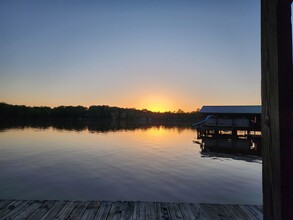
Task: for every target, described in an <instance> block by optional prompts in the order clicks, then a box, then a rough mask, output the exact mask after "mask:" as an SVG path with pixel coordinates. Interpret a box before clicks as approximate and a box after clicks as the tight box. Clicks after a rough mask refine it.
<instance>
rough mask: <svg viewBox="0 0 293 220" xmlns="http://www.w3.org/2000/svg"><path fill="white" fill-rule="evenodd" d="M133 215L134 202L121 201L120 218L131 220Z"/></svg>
mask: <svg viewBox="0 0 293 220" xmlns="http://www.w3.org/2000/svg"><path fill="white" fill-rule="evenodd" d="M133 216H134V202H123V205H122V214H121V219H123V220H132V218H133Z"/></svg>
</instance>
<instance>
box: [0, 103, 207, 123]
mask: <svg viewBox="0 0 293 220" xmlns="http://www.w3.org/2000/svg"><path fill="white" fill-rule="evenodd" d="M17 118H22V119H75V120H76V119H78V120H92V119H95V120H110V121H133V122H162V123H166V122H177V123H180V122H189V123H193V122H196V121H198V120H200V118H201V114H200V113H199V112H198V111H196V112H183V111H181V110H178V111H177V112H152V111H149V110H147V109H144V110H137V109H134V108H119V107H110V106H107V105H99V106H90V107H89V108H87V107H83V106H59V107H54V108H50V107H46V106H42V107H30V106H25V105H11V104H7V103H3V102H2V103H0V119H17Z"/></svg>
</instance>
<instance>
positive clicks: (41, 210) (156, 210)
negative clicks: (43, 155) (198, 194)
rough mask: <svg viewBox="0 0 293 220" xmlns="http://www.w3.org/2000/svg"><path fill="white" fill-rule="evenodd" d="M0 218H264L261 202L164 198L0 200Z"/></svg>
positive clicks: (138, 219)
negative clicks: (163, 200) (226, 203)
mask: <svg viewBox="0 0 293 220" xmlns="http://www.w3.org/2000/svg"><path fill="white" fill-rule="evenodd" d="M0 205H1V207H2V208H0V220H1V219H55V220H57V219H59V220H60V219H99V220H100V219H102V220H104V219H105V220H106V219H109V220H111V219H115V220H116V219H123V220H125V219H127V220H128V219H129V220H141V219H142V220H145V219H148V220H149V219H152V220H153V219H154V220H159V219H162V220H167V219H170V220H176V219H179V220H184V219H185V220H187V219H191V220H192V219H194V220H198V219H199V220H202V219H204V220H207V219H213V220H217V219H218V220H222V219H231V220H232V219H262V218H263V209H262V206H256V205H236V204H231V205H220V204H193V203H163V202H162V203H161V202H127V201H126V202H120V201H119V202H107V201H102V202H101V201H37V200H35V201H33V200H31V201H29V200H28V201H21V200H19V201H18V200H6V201H5V200H4V201H3V200H0Z"/></svg>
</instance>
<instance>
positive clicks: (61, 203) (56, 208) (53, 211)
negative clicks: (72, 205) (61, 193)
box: [42, 201, 67, 220]
mask: <svg viewBox="0 0 293 220" xmlns="http://www.w3.org/2000/svg"><path fill="white" fill-rule="evenodd" d="M66 203H67V202H66V201H57V202H56V203H55V204H54V206H53V207H52V208H51V209H50V210H49V211H48V212H47V213H46V214H45V215H44V216H43V217H42V220H45V219H53V218H55V217H56V216H57V214H58V213H59V212H60V210H61V209H62V208H63V207H64V206H65V204H66Z"/></svg>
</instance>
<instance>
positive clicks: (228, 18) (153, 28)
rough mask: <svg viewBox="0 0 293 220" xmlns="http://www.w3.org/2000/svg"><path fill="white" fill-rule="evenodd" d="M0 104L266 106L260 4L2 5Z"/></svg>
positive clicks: (57, 1)
mask: <svg viewBox="0 0 293 220" xmlns="http://www.w3.org/2000/svg"><path fill="white" fill-rule="evenodd" d="M0 102H6V103H9V104H24V105H30V106H51V107H54V106H59V105H83V106H90V105H110V106H118V107H129V108H132V107H134V108H138V109H143V108H147V109H150V110H153V111H176V110H177V109H179V108H180V109H183V110H185V111H194V110H196V109H197V108H200V107H201V106H202V105H258V104H260V1H255V0H240V1H239V0H237V1H235V0H222V1H218V0H208V1H205V0H193V1H191V0H174V1H173V0H132V1H128V0H123V1H122V0H116V1H112V0H107V1H82V0H80V1H76V0H47V1H39V0H35V1H31V0H25V1H24V0H23V1H21V0H2V1H0Z"/></svg>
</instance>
